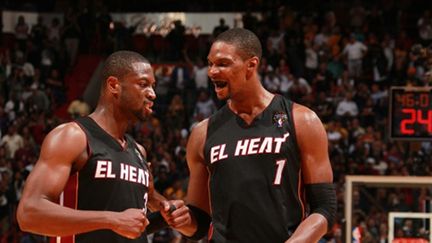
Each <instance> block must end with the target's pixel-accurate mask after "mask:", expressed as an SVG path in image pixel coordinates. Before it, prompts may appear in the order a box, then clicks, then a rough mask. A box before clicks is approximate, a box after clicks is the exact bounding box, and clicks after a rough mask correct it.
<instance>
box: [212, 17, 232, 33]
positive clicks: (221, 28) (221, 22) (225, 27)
mask: <svg viewBox="0 0 432 243" xmlns="http://www.w3.org/2000/svg"><path fill="white" fill-rule="evenodd" d="M228 29H229V26H228V25H226V24H225V19H224V18H220V19H219V25H217V26H215V27H214V28H213V32H212V34H213V38H215V37H216V36H218V35H219V34H220V33H222V32H224V31H225V30H228Z"/></svg>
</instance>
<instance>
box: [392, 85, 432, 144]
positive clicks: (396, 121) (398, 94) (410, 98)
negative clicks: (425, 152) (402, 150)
mask: <svg viewBox="0 0 432 243" xmlns="http://www.w3.org/2000/svg"><path fill="white" fill-rule="evenodd" d="M389 114H390V119H389V121H390V138H391V139H394V140H432V87H392V88H391V90H390V112H389Z"/></svg>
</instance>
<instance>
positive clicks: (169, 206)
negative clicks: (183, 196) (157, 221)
mask: <svg viewBox="0 0 432 243" xmlns="http://www.w3.org/2000/svg"><path fill="white" fill-rule="evenodd" d="M160 212H161V214H162V217H164V219H165V221H166V222H167V223H168V225H169V226H171V227H172V228H174V229H178V228H181V227H182V226H186V225H190V224H191V223H192V218H191V214H190V212H189V208H188V207H187V206H186V205H185V204H184V201H183V200H171V201H163V202H161V209H160Z"/></svg>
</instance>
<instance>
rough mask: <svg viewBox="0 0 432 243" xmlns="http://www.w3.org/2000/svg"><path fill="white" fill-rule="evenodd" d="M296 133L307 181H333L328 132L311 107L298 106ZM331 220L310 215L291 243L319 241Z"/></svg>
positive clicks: (296, 107) (317, 215)
mask: <svg viewBox="0 0 432 243" xmlns="http://www.w3.org/2000/svg"><path fill="white" fill-rule="evenodd" d="M293 113H294V122H295V126H296V136H297V142H298V145H299V149H300V153H301V158H302V167H301V169H302V177H303V181H304V183H305V184H317V183H332V182H333V172H332V169H331V165H330V159H329V156H328V142H327V134H326V131H325V129H324V126H323V125H322V123H321V121H320V119H319V118H318V116H317V115H316V114H315V113H314V112H313V111H311V110H309V109H308V108H306V107H304V106H301V105H297V104H296V105H294V108H293ZM327 224H328V222H327V219H326V218H325V217H324V216H323V215H321V214H318V213H312V214H311V215H309V216H308V217H307V218H306V219H305V220H304V221H303V222H302V223H301V224H300V225H299V226H298V227H297V229H296V231H295V232H294V234H293V235H292V237H291V238H290V239H289V240H288V241H287V242H291V243H292V242H317V241H318V240H319V239H320V238H321V237H322V236H323V235H324V234H325V233H326V232H327Z"/></svg>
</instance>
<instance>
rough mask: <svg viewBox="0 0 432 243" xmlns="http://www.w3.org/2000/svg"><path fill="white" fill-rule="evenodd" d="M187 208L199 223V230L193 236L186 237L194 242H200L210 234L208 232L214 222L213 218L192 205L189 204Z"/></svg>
mask: <svg viewBox="0 0 432 243" xmlns="http://www.w3.org/2000/svg"><path fill="white" fill-rule="evenodd" d="M187 206H188V208H189V211H190V213H191V215H192V216H193V217H194V218H195V220H196V222H197V230H196V231H195V233H194V234H193V235H192V236H186V237H187V238H189V239H191V240H194V241H199V240H201V239H202V238H204V236H206V235H207V233H208V230H209V228H210V223H211V221H212V219H211V216H210V215H209V214H208V213H207V212H206V211H204V210H202V209H200V208H198V207H195V206H193V205H190V204H188V205H187Z"/></svg>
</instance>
